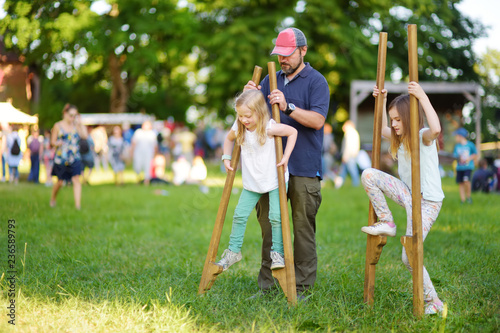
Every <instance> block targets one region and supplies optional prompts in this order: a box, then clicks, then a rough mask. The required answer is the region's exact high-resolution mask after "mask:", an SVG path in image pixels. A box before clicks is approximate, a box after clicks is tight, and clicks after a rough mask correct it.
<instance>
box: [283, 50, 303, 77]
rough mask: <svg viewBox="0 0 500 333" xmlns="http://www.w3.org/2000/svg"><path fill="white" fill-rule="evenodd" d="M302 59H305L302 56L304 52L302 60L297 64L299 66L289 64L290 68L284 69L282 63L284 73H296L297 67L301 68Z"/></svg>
mask: <svg viewBox="0 0 500 333" xmlns="http://www.w3.org/2000/svg"><path fill="white" fill-rule="evenodd" d="M302 61H303V58H302V54H301V55H300V61H299V64H298V65H297V67H292V66H288V69H284V68H283V65H282V66H281V70H282V71H283V73H285V75H291V74H293V73H295V71H296V70H297V69H299V67H300V65H302Z"/></svg>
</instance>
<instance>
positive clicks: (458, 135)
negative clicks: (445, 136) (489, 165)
mask: <svg viewBox="0 0 500 333" xmlns="http://www.w3.org/2000/svg"><path fill="white" fill-rule="evenodd" d="M468 134H469V133H468V132H467V130H466V129H465V128H463V127H461V128H459V129H457V130H456V131H455V132H453V135H455V141H456V142H457V144H456V145H455V148H453V157H454V158H456V159H457V184H458V189H459V191H460V201H461V202H462V203H465V202H467V203H468V204H471V203H472V198H471V179H472V177H471V176H472V170H474V160H475V158H476V156H477V150H476V146H474V144H473V143H472V142H470V141H469V140H467V135H468Z"/></svg>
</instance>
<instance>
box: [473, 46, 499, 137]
mask: <svg viewBox="0 0 500 333" xmlns="http://www.w3.org/2000/svg"><path fill="white" fill-rule="evenodd" d="M475 70H476V71H477V73H478V74H479V78H480V84H481V86H482V87H483V89H484V98H483V103H482V104H483V105H482V109H481V113H482V117H481V128H482V133H481V135H482V138H481V141H482V142H492V141H500V50H492V49H488V50H487V51H486V53H485V54H483V55H482V56H481V58H480V60H479V61H478V62H477V64H476V65H475ZM474 118H475V117H474Z"/></svg>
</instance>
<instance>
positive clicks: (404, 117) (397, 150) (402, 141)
mask: <svg viewBox="0 0 500 333" xmlns="http://www.w3.org/2000/svg"><path fill="white" fill-rule="evenodd" d="M408 92H409V94H411V95H413V96H415V97H416V98H417V99H418V100H419V128H420V131H419V141H420V143H419V147H420V177H421V192H422V233H423V235H422V236H423V239H424V240H425V238H426V237H427V234H428V233H429V231H430V229H431V227H432V225H433V224H434V222H435V221H436V219H437V217H438V215H439V211H440V210H441V206H442V204H443V198H444V193H443V190H442V188H441V177H440V173H439V160H438V150H437V144H436V139H437V137H438V135H439V133H440V132H441V125H440V123H439V118H438V116H437V114H436V111H435V110H434V108H433V107H432V104H431V103H430V101H429V98H428V96H427V95H426V94H425V92H424V91H423V89H422V88H421V87H420V85H419V84H418V83H416V82H410V83H409V85H408ZM379 93H380V92H379V90H378V88H377V87H375V88H374V90H373V96H375V97H376V96H378V94H379ZM382 94H383V95H384V112H383V117H382V136H383V137H385V138H387V139H390V140H391V145H390V153H391V155H392V157H393V159H395V160H396V159H397V161H398V172H399V177H400V179H401V180H400V179H397V178H395V177H393V176H391V175H389V174H387V173H384V172H382V171H380V170H377V169H373V168H369V169H366V170H365V171H364V172H363V174H362V175H361V182H362V183H363V186H364V188H365V191H366V193H367V194H368V197H369V198H370V201H371V203H372V205H373V208H374V210H375V212H376V214H377V217H378V219H379V222H377V223H375V224H373V225H371V226H366V227H363V228H361V231H363V232H365V233H367V234H370V235H381V236H391V237H394V236H395V235H396V225H395V224H394V218H393V216H392V213H391V211H390V210H389V207H388V205H387V202H386V199H385V197H384V194H385V195H386V196H387V197H389V198H390V199H392V200H393V201H394V202H396V203H397V204H399V205H400V206H402V207H404V208H405V209H406V216H407V224H406V235H412V234H413V227H412V194H411V147H410V138H411V133H410V131H411V129H410V96H409V95H402V96H399V97H397V98H396V99H394V100H393V101H392V102H391V104H390V105H389V116H390V120H391V127H389V126H387V115H386V103H387V91H386V90H385V89H384V90H382ZM422 109H423V112H422ZM423 113H425V116H426V118H427V123H428V124H429V128H424V117H423ZM402 259H403V263H404V264H405V265H406V267H407V268H408V270H409V271H410V272H411V270H412V269H411V266H410V263H409V261H408V256H407V255H406V251H405V249H404V248H403V256H402ZM423 274H424V301H425V313H426V314H434V313H438V312H441V311H442V309H443V303H442V302H441V300H440V299H439V298H438V296H437V293H436V290H435V289H434V286H433V284H432V282H431V279H430V277H429V274H428V273H427V270H426V269H425V267H424V270H423Z"/></svg>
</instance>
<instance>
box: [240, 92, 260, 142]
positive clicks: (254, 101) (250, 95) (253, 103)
mask: <svg viewBox="0 0 500 333" xmlns="http://www.w3.org/2000/svg"><path fill="white" fill-rule="evenodd" d="M234 104H235V109H236V110H238V108H240V107H241V106H243V105H244V106H246V107H247V108H249V109H250V110H252V112H253V113H254V114H255V115H256V116H257V128H256V129H255V131H256V133H257V141H258V142H259V144H260V145H263V144H264V143H265V142H266V140H267V131H266V125H267V122H268V121H269V109H268V108H267V103H266V100H265V99H264V95H263V94H262V92H260V91H259V90H247V91H244V92H243V93H241V95H239V96H238V97H237V98H236V101H235V103H234ZM237 120H238V121H237V123H238V133H237V134H236V143H238V144H239V145H240V146H241V145H243V142H244V141H245V125H243V124H242V123H241V122H240V120H239V117H238V118H237Z"/></svg>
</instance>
